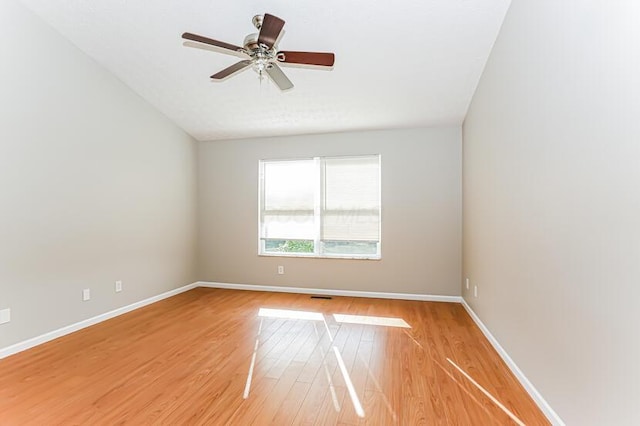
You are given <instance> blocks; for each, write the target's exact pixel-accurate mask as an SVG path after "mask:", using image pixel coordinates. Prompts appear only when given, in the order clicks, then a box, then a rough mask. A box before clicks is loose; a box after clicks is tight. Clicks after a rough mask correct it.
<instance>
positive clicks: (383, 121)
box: [23, 0, 510, 140]
mask: <svg viewBox="0 0 640 426" xmlns="http://www.w3.org/2000/svg"><path fill="white" fill-rule="evenodd" d="M23 3H25V4H26V5H27V6H28V7H30V8H31V9H32V10H33V11H35V12H36V13H37V14H38V15H39V16H40V17H41V18H43V19H44V20H45V21H46V22H48V23H49V24H50V25H51V26H53V27H54V28H56V29H57V30H58V31H59V32H60V33H61V34H63V35H64V36H65V37H66V38H67V39H69V40H70V41H71V42H72V43H74V44H75V45H76V46H78V47H79V48H80V49H81V50H83V51H84V52H85V53H87V54H88V55H89V56H91V57H93V58H94V59H95V60H96V61H97V62H99V63H100V64H102V65H103V66H104V67H105V68H107V69H108V70H109V71H111V72H112V73H113V74H115V75H116V76H117V77H118V78H119V79H121V80H122V81H123V82H124V83H125V84H127V85H128V86H129V87H131V88H132V89H133V90H134V91H135V92H137V93H138V94H139V95H140V96H142V97H143V98H144V99H146V100H147V101H148V102H149V103H150V104H152V105H153V106H155V107H156V108H157V109H159V110H160V111H161V112H162V113H164V114H165V115H166V116H167V117H169V118H170V119H171V120H172V121H174V122H175V123H176V124H177V125H178V126H180V127H181V128H183V129H184V130H185V131H186V132H188V133H189V134H191V135H192V136H193V137H194V138H196V139H198V140H214V139H233V138H244V137H256V136H275V135H287V134H306V133H325V132H336V131H350V130H365V129H381V128H400V127H418V126H437V125H455V124H461V123H462V121H463V120H464V116H465V114H466V111H467V107H468V105H469V102H470V101H471V97H472V96H473V92H474V90H475V88H476V85H477V83H478V80H479V78H480V75H481V73H482V70H483V67H484V64H485V62H486V60H487V57H488V55H489V52H490V50H491V47H492V45H493V43H494V41H495V39H496V36H497V34H498V31H499V29H500V25H501V24H502V21H503V19H504V15H505V13H506V11H507V8H508V7H509V4H510V0H395V1H393V2H391V1H363V0H353V1H344V0H323V1H318V0H309V1H305V2H292V1H290V0H287V1H285V0H272V1H266V2H265V1H257V0H236V1H228V2H220V1H211V0H209V1H205V0H191V1H188V2H183V1H175V0H153V1H152V0H113V1H97V0H91V1H89V0H23ZM264 13H270V14H272V15H275V16H278V17H280V18H282V19H284V20H285V21H286V24H285V27H284V30H285V33H284V34H283V36H282V38H281V41H280V43H279V48H280V49H281V50H302V51H321V52H334V53H335V55H336V61H335V66H334V67H333V69H332V70H330V71H324V70H310V69H303V68H291V67H288V68H286V69H284V71H285V73H286V74H287V76H288V77H289V78H290V79H291V81H292V82H293V83H294V85H295V87H294V88H293V89H292V90H290V91H287V92H280V90H279V89H278V88H277V87H275V86H274V85H273V83H272V82H271V81H269V80H268V79H265V80H263V81H260V79H259V78H258V75H257V74H256V73H254V72H253V71H251V70H249V71H246V72H243V73H240V74H238V75H235V76H233V77H231V78H229V79H227V80H224V81H222V82H215V81H212V80H211V79H210V78H209V76H210V75H212V74H214V73H215V72H217V71H219V70H221V69H223V68H225V67H227V66H229V65H231V64H233V63H234V62H237V61H238V58H236V57H234V56H230V55H224V54H221V53H218V52H213V51H211V50H203V49H197V48H193V47H188V46H184V45H183V41H184V40H182V39H181V37H180V36H181V34H182V33H183V32H185V31H188V32H192V33H197V34H200V35H204V36H208V37H211V38H214V39H217V40H221V41H225V42H228V43H231V44H235V45H242V43H243V40H244V37H245V36H246V35H247V34H249V33H253V32H255V31H256V30H255V28H254V27H253V25H252V24H251V18H252V17H253V16H254V15H257V14H264Z"/></svg>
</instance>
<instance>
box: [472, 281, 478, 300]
mask: <svg viewBox="0 0 640 426" xmlns="http://www.w3.org/2000/svg"><path fill="white" fill-rule="evenodd" d="M473 297H478V284H476V285H474V286H473Z"/></svg>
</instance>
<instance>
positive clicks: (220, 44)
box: [182, 33, 244, 52]
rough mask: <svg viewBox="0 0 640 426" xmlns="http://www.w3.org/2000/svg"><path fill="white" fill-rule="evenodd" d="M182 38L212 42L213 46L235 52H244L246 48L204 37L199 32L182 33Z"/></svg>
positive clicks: (205, 42)
mask: <svg viewBox="0 0 640 426" xmlns="http://www.w3.org/2000/svg"><path fill="white" fill-rule="evenodd" d="M182 38H184V39H187V40H192V41H197V42H199V43H204V44H210V45H212V46H216V47H220V48H222V49H227V50H232V51H234V52H243V51H244V49H243V48H242V47H240V46H235V45H233V44H229V43H225V42H223V41H218V40H214V39H212V38H209V37H203V36H200V35H197V34H191V33H184V34H182Z"/></svg>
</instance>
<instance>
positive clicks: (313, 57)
mask: <svg viewBox="0 0 640 426" xmlns="http://www.w3.org/2000/svg"><path fill="white" fill-rule="evenodd" d="M252 22H253V25H254V26H255V27H256V28H257V29H258V31H259V32H258V33H256V34H249V35H248V36H247V37H245V39H244V47H240V46H235V45H233V44H229V43H225V42H222V41H218V40H214V39H211V38H208V37H203V36H200V35H197V34H192V33H184V34H182V38H184V39H187V40H191V41H195V42H198V43H204V44H208V45H211V46H215V47H218V48H220V49H221V50H220V52H222V53H227V54H230V55H240V56H242V57H243V58H244V59H243V60H242V61H240V62H237V63H235V64H233V65H231V66H230V67H227V68H225V69H223V70H222V71H219V72H217V73H215V74H213V75H212V76H211V78H212V79H214V80H222V79H224V78H227V77H230V76H232V75H235V74H237V73H239V72H240V71H243V70H245V69H247V68H249V67H252V68H253V69H254V70H255V71H256V72H257V73H258V75H260V78H262V76H263V73H266V74H267V75H268V76H269V77H270V78H271V80H273V82H274V83H275V84H276V86H278V87H279V88H280V90H288V89H291V88H292V87H293V83H291V80H289V78H287V76H286V75H285V74H284V72H282V69H281V68H280V67H279V66H278V64H283V65H315V66H318V67H325V68H331V67H332V66H333V63H334V60H335V55H334V54H333V53H323V52H294V51H280V50H278V46H277V43H278V39H279V37H280V35H281V32H282V28H283V27H284V21H283V20H282V19H280V18H278V17H277V16H273V15H269V14H268V13H265V14H264V16H262V15H256V16H254V17H253V20H252Z"/></svg>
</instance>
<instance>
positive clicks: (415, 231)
mask: <svg viewBox="0 0 640 426" xmlns="http://www.w3.org/2000/svg"><path fill="white" fill-rule="evenodd" d="M460 149H461V130H460V128H459V127H452V128H437V129H414V130H389V131H379V132H355V133H339V134H327V135H313V136H297V137H282V138H269V139H247V140H234V141H226V142H204V143H200V144H199V155H198V158H199V167H198V169H199V176H198V182H199V200H200V206H199V221H200V223H199V230H200V245H199V247H200V250H199V255H200V262H199V264H200V277H201V279H203V280H207V281H217V282H226V283H241V284H262V285H278V286H293V287H312V288H317V287H321V288H329V289H342V290H362V291H381V292H399V293H417V294H434V295H459V294H460V264H461V257H460V256H461V217H460V215H461V206H460V203H461V187H460V185H461V182H460V181H461V172H460V164H461V151H460ZM376 153H380V154H381V155H382V260H380V261H371V260H344V259H304V258H275V257H259V256H258V254H257V249H258V218H257V217H258V216H257V215H258V161H259V160H260V159H267V158H300V157H310V156H325V155H349V154H376ZM277 265H284V267H285V274H284V275H277Z"/></svg>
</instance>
